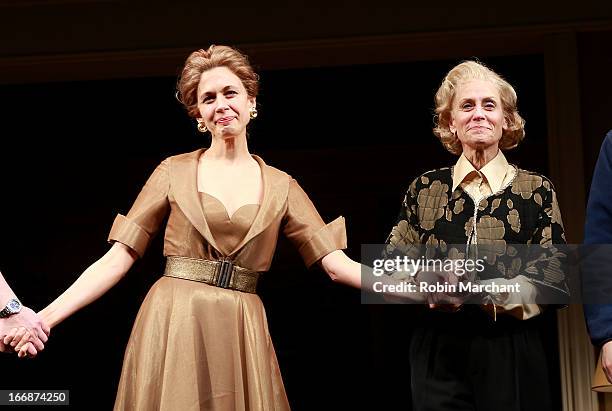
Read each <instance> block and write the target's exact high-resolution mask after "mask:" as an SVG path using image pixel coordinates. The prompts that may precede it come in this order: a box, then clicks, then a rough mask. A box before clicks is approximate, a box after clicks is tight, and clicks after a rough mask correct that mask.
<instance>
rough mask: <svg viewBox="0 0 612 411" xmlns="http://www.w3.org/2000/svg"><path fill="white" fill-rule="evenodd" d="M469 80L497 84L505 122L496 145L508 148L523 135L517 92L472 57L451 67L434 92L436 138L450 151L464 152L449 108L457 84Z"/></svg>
mask: <svg viewBox="0 0 612 411" xmlns="http://www.w3.org/2000/svg"><path fill="white" fill-rule="evenodd" d="M470 80H485V81H490V82H491V83H493V84H494V85H495V86H497V89H498V91H499V95H500V98H501V103H502V110H503V112H504V119H505V121H506V125H507V127H506V128H505V129H504V130H503V132H502V137H501V140H500V141H499V148H500V149H502V150H508V149H511V148H514V147H516V146H517V145H518V144H519V143H520V142H521V140H523V138H524V137H525V120H523V118H522V117H521V116H520V115H519V113H518V109H517V97H516V91H514V88H513V87H512V86H511V85H510V83H508V82H507V81H506V80H504V79H503V78H502V77H501V76H500V75H499V74H497V73H496V72H494V71H493V70H491V69H490V68H488V67H486V66H485V65H484V64H482V63H479V62H476V61H473V60H469V61H464V62H462V63H460V64H458V65H456V66H455V67H453V68H452V69H451V70H450V71H449V72H448V74H447V75H446V77H444V80H442V84H440V87H439V88H438V91H437V92H436V97H435V103H436V115H435V117H434V122H435V127H434V129H433V132H434V134H435V135H436V137H438V138H439V139H440V142H441V143H442V145H443V146H444V147H445V148H446V149H447V150H448V151H450V152H451V153H453V154H456V155H460V154H461V153H462V152H463V148H462V146H461V142H460V141H459V139H458V138H457V136H456V135H455V134H454V133H453V132H452V131H451V130H450V122H451V110H452V108H453V100H454V98H455V93H456V90H457V87H458V86H459V85H461V84H462V83H465V82H468V81H470Z"/></svg>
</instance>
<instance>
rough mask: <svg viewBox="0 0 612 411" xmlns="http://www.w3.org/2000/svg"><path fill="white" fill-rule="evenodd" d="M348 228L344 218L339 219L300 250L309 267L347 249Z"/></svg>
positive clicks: (320, 230) (317, 232) (321, 229)
mask: <svg viewBox="0 0 612 411" xmlns="http://www.w3.org/2000/svg"><path fill="white" fill-rule="evenodd" d="M346 243H347V241H346V226H345V220H344V217H338V218H336V219H335V220H334V221H332V222H331V223H329V224H327V225H325V226H323V227H321V228H320V229H319V230H318V231H316V232H315V233H314V234H313V236H312V237H311V238H310V239H309V240H308V241H306V242H305V243H304V244H302V246H301V247H300V248H299V252H300V254H301V255H302V258H303V259H304V263H305V264H306V266H307V267H310V266H311V265H313V264H314V263H316V262H317V261H319V260H320V259H321V258H323V257H325V256H326V255H327V254H329V253H331V252H332V251H335V250H343V249H345V248H346Z"/></svg>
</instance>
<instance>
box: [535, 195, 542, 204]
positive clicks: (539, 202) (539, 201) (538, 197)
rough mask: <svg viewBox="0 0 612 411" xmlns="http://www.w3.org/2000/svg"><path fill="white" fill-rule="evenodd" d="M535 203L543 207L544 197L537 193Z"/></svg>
mask: <svg viewBox="0 0 612 411" xmlns="http://www.w3.org/2000/svg"><path fill="white" fill-rule="evenodd" d="M533 201H535V202H536V203H537V204H538V205H539V206H540V207H541V206H542V196H541V195H540V193H535V194H534V195H533Z"/></svg>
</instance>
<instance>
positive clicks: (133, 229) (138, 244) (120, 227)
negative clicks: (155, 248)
mask: <svg viewBox="0 0 612 411" xmlns="http://www.w3.org/2000/svg"><path fill="white" fill-rule="evenodd" d="M150 240H151V238H150V236H149V234H147V232H146V231H145V230H143V229H142V228H141V227H140V226H139V225H138V224H136V223H135V222H133V221H132V220H130V219H129V218H127V217H126V216H124V215H121V214H118V215H117V217H115V221H114V222H113V227H112V228H111V230H110V234H109V235H108V242H109V243H114V242H115V241H118V242H120V243H122V244H125V245H126V246H128V247H130V248H131V249H132V250H134V251H135V252H136V253H137V254H138V256H139V257H141V258H142V256H143V255H144V253H145V250H146V249H147V246H148V245H149V241H150Z"/></svg>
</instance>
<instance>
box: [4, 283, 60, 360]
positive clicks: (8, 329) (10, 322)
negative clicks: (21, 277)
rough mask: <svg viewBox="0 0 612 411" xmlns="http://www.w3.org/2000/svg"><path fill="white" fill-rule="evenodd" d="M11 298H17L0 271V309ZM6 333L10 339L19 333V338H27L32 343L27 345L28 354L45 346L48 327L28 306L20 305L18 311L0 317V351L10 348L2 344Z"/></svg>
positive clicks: (34, 352)
mask: <svg viewBox="0 0 612 411" xmlns="http://www.w3.org/2000/svg"><path fill="white" fill-rule="evenodd" d="M12 299H17V297H16V295H15V293H14V292H13V290H11V287H10V286H9V285H8V283H7V282H6V280H5V279H4V277H3V276H2V273H0V309H2V308H4V307H5V306H6V304H7V303H8V302H9V301H10V300H12ZM8 335H11V339H12V338H13V337H14V336H16V335H19V338H20V339H21V338H23V337H26V341H27V340H28V339H29V340H30V341H32V343H33V345H31V346H30V347H29V348H30V351H29V353H30V355H36V353H37V351H40V350H43V349H44V348H45V345H44V343H45V342H47V336H48V335H49V327H48V326H47V325H46V324H45V322H44V321H43V320H42V319H41V318H40V317H39V316H38V315H36V313H35V312H34V311H32V310H31V309H30V308H28V307H22V308H21V311H19V312H18V313H16V314H12V315H10V316H8V317H6V318H1V319H0V351H1V352H4V351H8V350H9V349H10V348H11V347H7V346H6V345H5V344H4V338H5V337H7V336H8ZM15 345H16V344H15ZM15 345H13V347H14V346H15ZM20 348H21V347H20Z"/></svg>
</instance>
